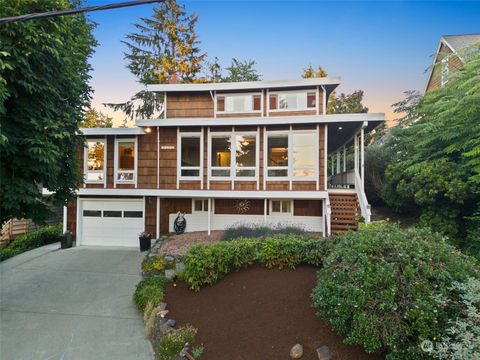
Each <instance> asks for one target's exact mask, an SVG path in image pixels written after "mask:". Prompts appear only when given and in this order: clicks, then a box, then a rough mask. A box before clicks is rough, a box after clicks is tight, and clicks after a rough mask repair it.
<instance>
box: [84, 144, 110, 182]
mask: <svg viewBox="0 0 480 360" xmlns="http://www.w3.org/2000/svg"><path fill="white" fill-rule="evenodd" d="M85 182H87V183H104V182H105V140H104V139H101V140H100V139H99V140H97V139H95V140H87V147H86V149H85Z"/></svg>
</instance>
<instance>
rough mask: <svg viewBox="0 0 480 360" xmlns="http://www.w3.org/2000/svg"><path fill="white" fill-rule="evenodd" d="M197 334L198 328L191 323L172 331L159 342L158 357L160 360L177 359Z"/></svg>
mask: <svg viewBox="0 0 480 360" xmlns="http://www.w3.org/2000/svg"><path fill="white" fill-rule="evenodd" d="M196 334H197V329H195V328H194V327H193V326H190V325H187V326H183V327H181V328H179V329H175V330H173V331H170V332H169V333H168V334H166V335H165V336H164V337H162V339H161V340H160V341H159V342H158V345H157V354H158V358H159V359H160V360H172V359H175V358H176V357H177V356H178V354H179V353H180V351H182V349H183V347H184V346H185V344H186V343H188V344H192V342H193V341H194V340H195V335H196Z"/></svg>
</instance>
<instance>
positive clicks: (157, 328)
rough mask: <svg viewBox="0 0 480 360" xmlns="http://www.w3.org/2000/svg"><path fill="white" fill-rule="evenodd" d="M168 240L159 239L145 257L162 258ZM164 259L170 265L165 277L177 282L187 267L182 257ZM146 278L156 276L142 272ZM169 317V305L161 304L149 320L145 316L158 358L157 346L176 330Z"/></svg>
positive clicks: (178, 357) (184, 358)
mask: <svg viewBox="0 0 480 360" xmlns="http://www.w3.org/2000/svg"><path fill="white" fill-rule="evenodd" d="M167 238H168V236H162V237H160V238H159V239H156V240H155V242H154V244H153V246H152V247H151V248H150V250H149V251H148V252H147V254H146V255H145V258H155V257H157V256H161V255H159V252H160V249H161V248H162V246H163V245H164V244H165V241H166V239H167ZM163 259H164V260H165V261H166V262H167V264H168V265H169V266H168V267H167V268H165V269H164V271H163V275H164V276H165V278H167V279H168V280H175V279H176V277H177V276H178V275H179V274H180V273H182V272H183V271H185V265H184V263H183V262H182V257H181V256H179V255H174V256H171V255H166V256H163ZM157 275H158V274H157ZM146 276H155V274H150V275H147V274H144V273H143V272H142V277H144V278H145V277H146ZM167 315H168V309H167V303H166V302H161V303H160V304H156V306H155V308H154V309H152V311H151V313H150V316H149V317H148V318H146V317H145V316H144V321H145V328H146V336H147V338H148V340H150V342H151V343H152V347H153V349H154V352H155V355H156V356H157V354H156V348H155V345H156V344H158V343H159V341H160V340H161V339H162V338H163V337H164V336H165V335H166V334H168V333H169V332H171V331H173V330H175V325H176V321H175V320H174V319H170V318H168V316H167ZM152 317H153V319H152ZM152 320H153V323H150V324H149V322H150V321H152ZM148 327H151V328H148ZM175 360H187V358H186V357H185V356H181V355H178V356H177V357H176V358H175Z"/></svg>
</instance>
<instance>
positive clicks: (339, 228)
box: [332, 224, 357, 231]
mask: <svg viewBox="0 0 480 360" xmlns="http://www.w3.org/2000/svg"><path fill="white" fill-rule="evenodd" d="M342 229H343V230H349V229H351V230H357V227H356V226H354V225H336V224H335V225H333V224H332V231H334V230H342Z"/></svg>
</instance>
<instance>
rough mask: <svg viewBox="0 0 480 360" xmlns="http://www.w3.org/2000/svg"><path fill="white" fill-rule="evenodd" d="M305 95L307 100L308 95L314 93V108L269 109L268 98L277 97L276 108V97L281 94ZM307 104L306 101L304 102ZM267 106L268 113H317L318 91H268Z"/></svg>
mask: <svg viewBox="0 0 480 360" xmlns="http://www.w3.org/2000/svg"><path fill="white" fill-rule="evenodd" d="M301 93H304V94H305V98H307V96H308V95H307V94H308V93H315V106H314V107H311V108H309V107H305V108H295V109H293V108H287V109H270V96H272V95H276V96H277V106H278V95H282V94H301ZM305 103H307V101H305ZM267 104H268V105H267V106H268V111H269V112H289V111H310V110H312V111H315V112H316V111H317V108H318V90H315V89H312V90H291V91H270V92H269V94H268V99H267Z"/></svg>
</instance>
